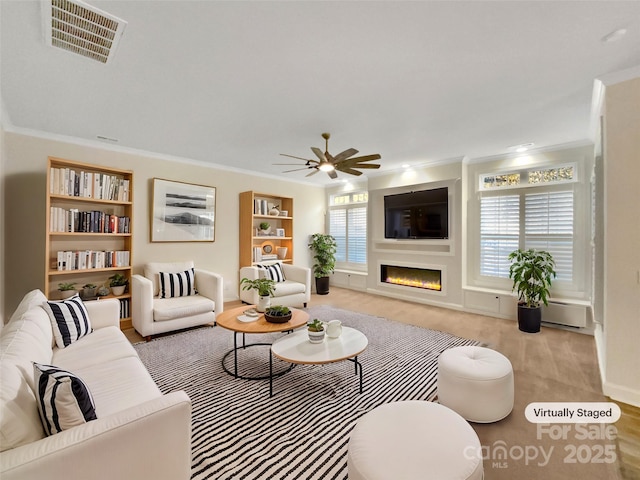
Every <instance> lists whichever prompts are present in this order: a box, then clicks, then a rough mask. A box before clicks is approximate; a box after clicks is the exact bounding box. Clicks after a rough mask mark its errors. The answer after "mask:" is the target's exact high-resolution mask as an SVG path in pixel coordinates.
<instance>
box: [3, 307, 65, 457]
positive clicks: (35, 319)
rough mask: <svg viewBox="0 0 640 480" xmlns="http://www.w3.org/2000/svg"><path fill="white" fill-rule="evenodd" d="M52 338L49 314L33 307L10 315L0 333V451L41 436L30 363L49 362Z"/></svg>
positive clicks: (42, 431) (41, 431) (30, 441)
mask: <svg viewBox="0 0 640 480" xmlns="http://www.w3.org/2000/svg"><path fill="white" fill-rule="evenodd" d="M45 300H46V299H45ZM52 338H53V335H52V333H51V322H50V321H49V317H48V316H47V314H46V313H45V311H44V309H42V308H40V307H33V306H32V308H30V309H29V310H27V311H26V312H23V313H22V314H21V316H20V317H19V318H12V320H11V321H10V322H9V323H8V324H7V325H5V326H4V328H3V329H2V332H1V333H0V379H1V381H0V451H4V450H7V449H11V448H15V447H19V446H21V445H25V444H28V443H32V442H34V441H36V440H39V439H41V438H44V436H45V435H44V430H43V429H42V423H41V422H40V417H39V415H38V405H37V402H36V397H35V393H34V392H35V390H34V387H35V384H34V378H33V365H32V362H39V363H44V364H48V363H51V358H52V350H51V343H52Z"/></svg>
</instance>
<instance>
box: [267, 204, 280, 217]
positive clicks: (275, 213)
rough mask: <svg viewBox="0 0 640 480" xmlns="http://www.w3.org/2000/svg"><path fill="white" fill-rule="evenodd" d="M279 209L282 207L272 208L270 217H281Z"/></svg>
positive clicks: (275, 206)
mask: <svg viewBox="0 0 640 480" xmlns="http://www.w3.org/2000/svg"><path fill="white" fill-rule="evenodd" d="M279 208H280V205H274V206H273V207H271V210H269V215H273V216H274V217H277V216H278V215H280V210H278V209H279Z"/></svg>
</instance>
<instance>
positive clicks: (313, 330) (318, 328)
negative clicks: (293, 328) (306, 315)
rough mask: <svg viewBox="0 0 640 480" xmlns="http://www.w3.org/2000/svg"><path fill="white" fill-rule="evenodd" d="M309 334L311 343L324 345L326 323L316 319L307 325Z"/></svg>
mask: <svg viewBox="0 0 640 480" xmlns="http://www.w3.org/2000/svg"><path fill="white" fill-rule="evenodd" d="M307 332H308V333H309V341H310V342H311V343H322V341H323V340H324V323H322V322H321V321H320V320H318V319H317V318H314V319H313V320H311V321H310V322H308V323H307Z"/></svg>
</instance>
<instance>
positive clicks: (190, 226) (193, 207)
mask: <svg viewBox="0 0 640 480" xmlns="http://www.w3.org/2000/svg"><path fill="white" fill-rule="evenodd" d="M215 211H216V189H215V187H209V186H205V185H194V184H190V183H182V182H173V181H170V180H162V179H160V178H154V179H153V218H152V222H151V241H152V242H213V241H214V240H215Z"/></svg>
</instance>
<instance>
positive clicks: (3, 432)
mask: <svg viewBox="0 0 640 480" xmlns="http://www.w3.org/2000/svg"><path fill="white" fill-rule="evenodd" d="M45 301H46V298H45V296H44V295H43V294H42V292H40V291H39V290H34V291H32V292H30V293H28V294H27V295H26V296H25V297H24V298H23V300H22V302H21V303H20V305H19V306H18V309H17V310H16V312H15V313H14V314H13V316H12V317H11V319H10V321H9V322H8V323H7V324H6V325H5V326H4V328H3V329H2V332H0V378H1V384H0V451H1V452H0V478H2V480H14V479H15V480H17V479H21V480H25V479H41V478H47V479H64V480H71V479H80V478H81V479H83V480H107V479H109V480H111V479H116V478H117V479H119V480H124V479H131V480H133V479H136V480H137V479H143V478H152V479H154V480H159V479H167V480H179V479H185V480H186V479H189V478H190V476H191V401H190V400H189V397H188V396H187V394H186V393H185V392H183V391H178V392H171V393H169V394H167V395H163V394H162V393H161V392H160V390H159V389H158V387H157V386H156V384H155V383H154V381H153V379H152V378H151V376H150V375H149V373H148V372H147V370H146V368H145V367H144V365H143V364H142V362H141V361H140V359H139V357H138V355H137V353H136V351H135V349H134V348H133V347H132V346H131V344H130V342H129V341H128V340H127V338H126V337H125V335H124V334H123V333H122V332H121V331H120V328H119V315H118V313H119V304H118V301H117V300H113V299H112V300H100V301H94V302H86V303H85V306H86V309H87V312H88V314H89V318H90V321H91V326H92V328H93V332H92V333H90V334H88V335H87V336H84V337H82V338H80V339H79V340H77V341H76V342H74V343H72V344H71V345H69V346H67V347H66V348H64V349H59V348H58V347H57V346H55V341H54V339H53V329H52V326H51V322H50V320H49V316H48V314H47V312H46V311H45V309H44V308H41V305H43V303H44V302H45ZM33 362H37V363H41V364H46V365H55V366H56V367H60V368H62V369H65V370H68V371H70V372H72V373H74V374H75V375H77V376H78V377H80V378H81V379H82V380H83V381H84V383H85V384H86V386H87V388H88V390H89V392H90V393H91V395H92V397H93V400H94V403H95V412H96V416H97V419H96V420H91V421H88V422H87V423H84V424H82V425H79V426H75V427H71V428H69V429H68V430H64V431H62V432H60V433H57V434H54V435H51V436H46V435H45V432H44V429H43V427H42V422H41V420H40V415H39V412H38V404H37V397H36V394H35V393H34V392H35V390H34V387H35V386H34V373H33V370H34V369H33Z"/></svg>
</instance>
